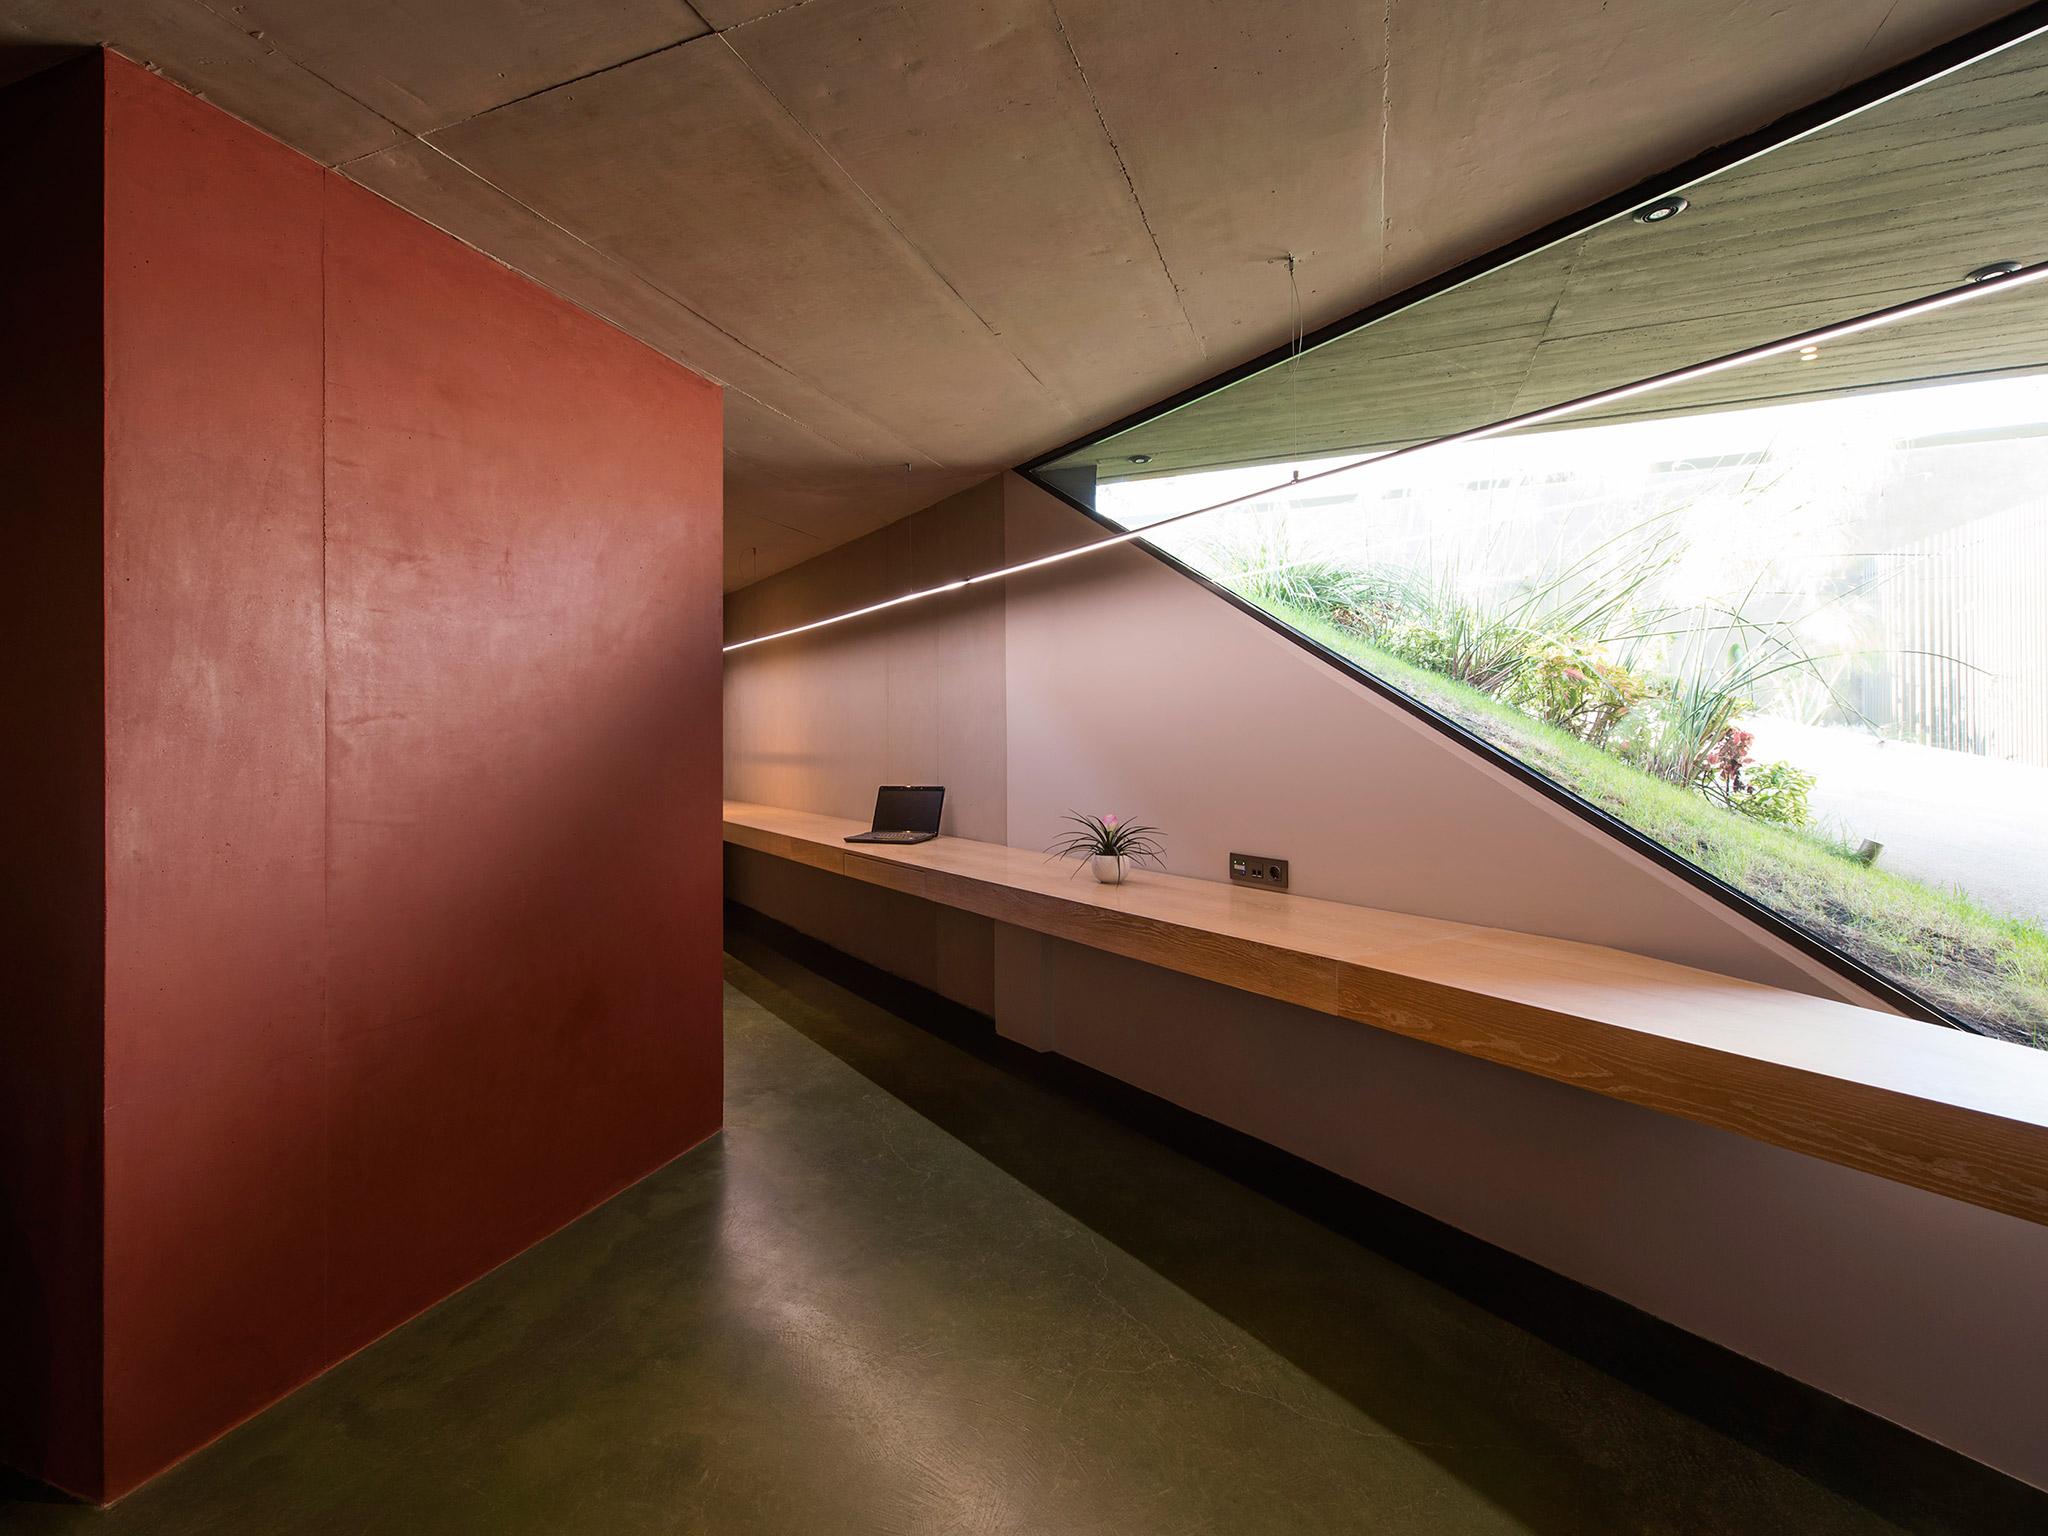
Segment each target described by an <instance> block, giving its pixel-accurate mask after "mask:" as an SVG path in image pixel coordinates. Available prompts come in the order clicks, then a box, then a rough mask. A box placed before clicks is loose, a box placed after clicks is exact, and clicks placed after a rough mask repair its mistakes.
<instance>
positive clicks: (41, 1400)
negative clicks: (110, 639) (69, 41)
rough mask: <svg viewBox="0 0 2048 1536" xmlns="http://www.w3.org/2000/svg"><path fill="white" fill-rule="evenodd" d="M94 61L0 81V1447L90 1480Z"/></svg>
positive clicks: (67, 1481) (97, 835) (95, 1251)
mask: <svg viewBox="0 0 2048 1536" xmlns="http://www.w3.org/2000/svg"><path fill="white" fill-rule="evenodd" d="M100 86H101V73H100V65H99V61H98V60H97V59H96V58H86V59H80V60H78V61H76V62H74V63H71V64H66V65H62V66H60V67H58V68H56V69H52V70H48V71H46V72H45V73H43V74H40V75H37V76H35V77H34V78H32V79H29V80H27V81H24V82H22V83H20V84H17V85H15V86H12V87H11V88H9V89H7V90H5V91H0V140H4V142H5V143H6V145H7V152H6V153H5V154H4V155H0V206H5V207H7V208H9V209H33V210H35V219H34V223H33V226H32V227H31V225H30V224H29V223H28V222H27V221H23V222H20V223H17V224H15V225H14V226H13V227H12V228H11V229H10V230H9V231H8V232H7V234H6V236H5V237H4V238H0V336H5V337H6V338H7V339H8V345H7V366H6V367H4V368H0V502H4V515H0V655H4V656H5V657H6V658H7V662H6V665H5V666H0V720H4V721H5V725H4V727H0V804H4V805H5V806H6V824H7V828H8V833H7V847H6V852H5V855H4V856H0V1461H4V1462H7V1463H10V1464H12V1465H15V1466H18V1467H21V1468H23V1469H24V1470H26V1471H28V1472H30V1473H33V1474H34V1475H35V1476H37V1477H40V1478H42V1479H43V1480H45V1481H46V1482H50V1483H54V1484H56V1485H58V1486H60V1487H62V1488H65V1489H68V1490H70V1491H71V1492H74V1493H81V1494H90V1493H93V1492H95V1491H97V1490H98V1488H99V1486H100V1472H101V1469H100V1423H101V1404H100V1190H101V1165H100V1082H101V1048H102V1042H101V1035H100V1020H101V1012H102V1003H101V973H100V954H101V926H100V925H101V916H102V902H103V895H104V893H103V890H102V883H101V869H102V824H101V797H100V782H101V769H102V763H103V756H102V732H103V726H102V721H101V715H100V680H101V658H100V602H101V591H102V583H101V568H100V283H99V271H100V191H99V183H100V176H99V167H100V132H101V127H100V125H101V94H100Z"/></svg>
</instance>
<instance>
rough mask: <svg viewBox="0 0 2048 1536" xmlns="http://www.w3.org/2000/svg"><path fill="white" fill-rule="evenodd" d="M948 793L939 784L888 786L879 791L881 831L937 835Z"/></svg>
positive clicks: (877, 814)
mask: <svg viewBox="0 0 2048 1536" xmlns="http://www.w3.org/2000/svg"><path fill="white" fill-rule="evenodd" d="M945 803H946V791H945V788H944V787H943V786H942V785H937V784H916V785H912V784H884V785H883V786H882V787H881V788H880V789H878V790H876V791H875V830H876V831H877V832H936V831H938V830H939V808H940V807H941V806H942V805H944V804H945Z"/></svg>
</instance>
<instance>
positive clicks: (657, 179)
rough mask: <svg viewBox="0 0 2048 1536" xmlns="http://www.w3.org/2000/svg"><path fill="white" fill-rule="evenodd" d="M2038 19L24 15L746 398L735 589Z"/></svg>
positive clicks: (1607, 11) (1339, 8)
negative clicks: (330, 171) (1784, 123)
mask: <svg viewBox="0 0 2048 1536" xmlns="http://www.w3.org/2000/svg"><path fill="white" fill-rule="evenodd" d="M2014 8H2015V7H2014V6H2013V5H2012V4H2011V0H1798V3H1796V4H1795V3H1791V0H1540V3H1538V0H1462V3H1445V0H1269V3H1265V4H1253V3H1248V0H979V3H974V0H795V3H786V0H784V3H777V0H697V3H695V4H694V5H692V4H685V3H683V0H241V3H232V0H0V78H5V77H6V76H8V75H10V74H11V75H19V74H24V73H27V72H29V71H30V70H32V69H34V68H38V67H41V66H42V65H43V64H46V63H47V62H49V61H50V60H51V59H52V58H53V57H56V56H59V55H61V54H62V53H63V52H64V51H65V50H67V49H69V48H74V47H76V46H78V45H89V44H103V45H106V46H110V47H113V48H115V49H117V50H119V51H120V52H122V53H124V54H126V55H128V56H129V57H131V58H135V59H137V60H140V61H141V62H143V63H146V64H149V65H151V66H152V67H155V68H157V69H159V70H160V71H161V72H162V73H164V74H165V75H166V76H168V77H169V78H171V79H173V80H175V81H177V82H178V83H179V84H181V85H184V86H186V87H188V88H189V89H192V90H194V91H196V92H198V93H200V94H202V95H204V96H206V97H207V98H208V99H209V100H212V101H214V102H215V103H217V104H218V105H220V106H222V107H223V108H225V109H226V110H228V111H230V112H233V113H235V114H236V115H238V116H240V117H243V118H245V119H247V120H248V121H249V122H251V123H253V124H255V125H256V126H257V127H259V128H262V129H264V130H266V131H267V132H269V133H272V134H274V135H276V136H277V137H278V138H280V139H283V140H284V141H285V142H287V143H289V144H291V145H293V146H295V147H296V148H298V149H300V150H303V151H304V152H305V153H307V154H309V155H311V156H313V157H314V158H316V159H318V160H320V161H322V162H324V163H326V164H329V165H333V166H336V167H338V168H339V169H340V170H341V171H342V173H343V174H345V175H347V176H349V177H351V178H352V179H354V180H356V181H358V182H360V183H362V184H363V185H365V186H367V187H369V188H371V189H372V190H374V191H376V192H378V193H380V194H382V195H383V196H385V197H388V198H390V199H391V200H392V201H394V202H396V203H398V204H400V205H401V206H403V207H406V208H408V209H410V210H412V211H413V212H415V213H417V214H419V215H420V216H421V217H422V218H425V219H427V220H428V221H429V222H431V223H434V224H436V225H439V226H440V227H441V228H443V229H446V230H448V231H449V232H450V233H452V234H454V235H456V236H457V237H459V238H460V239H463V240H465V241H467V242H468V243H470V244H471V245H474V246H476V247H477V248H478V249H480V250H482V251H485V252H486V253H488V254H490V255H492V256H494V257H496V258H497V259H499V260H501V261H503V262H505V263H506V264H507V265H509V266H511V267H513V268H515V269H517V270H519V271H521V272H524V273H526V274H527V275H529V276H531V277H533V278H534V279H535V280H536V281H538V282H541V283H543V284H545V285H546V286H548V287H550V288H552V289H554V290H555V291H557V292H559V293H561V294H562V295H564V296H565V297H566V298H568V299H570V300H572V301H573V302H575V303H577V304H580V305H582V306H584V307H585V308H588V309H590V310H592V311H593V312H595V313H597V314H599V315H602V316H604V317H605V318H606V319H608V320H610V321H611V322H613V323H614V324H617V325H619V326H620V327H622V328H623V329H625V330H627V331H629V332H631V333H632V334H634V335H636V336H638V337H640V338H642V339H643V340H645V341H646V342H647V343H648V344H649V345H651V346H654V347H656V348H658V349H659V350H661V351H663V352H665V353H667V354H668V355H670V356H672V357H674V358H676V359H678V360H679V361H681V362H684V363H686V364H688V365H689V366H691V367H693V368H695V369H697V370H699V371H700V372H702V373H705V374H707V375H708V376H710V377H712V378H714V379H716V380H718V381H719V382H720V383H722V384H723V385H724V386H725V387H726V391H727V395H726V398H727V438H728V442H727V454H728V458H727V503H728V504H727V555H726V579H727V584H728V586H732V585H738V584H741V583H743V582H746V581H750V580H752V579H754V578H756V577H758V576H764V575H767V574H770V573H772V572H774V571H776V570H779V569H781V568H783V567H785V566H787V565H791V564H794V563H795V562H797V561H799V560H802V559H804V558H807V557H808V556H810V555H812V554H815V553H819V552H821V551H823V550H824V549H827V548H830V547H831V546H833V545H836V544H839V543H843V542H845V541H846V540H848V539H851V538H854V537H857V536H859V535H860V534H862V533H865V532H867V531H869V530H870V529H873V528H875V527H878V526H880V525H881V524H883V523H887V522H890V521H893V520H894V519H895V518H897V517H900V516H902V515H903V514H905V513H906V512H909V511H911V510H913V509H915V508H917V507H919V506H923V505H925V504H927V503H929V502H931V501H934V500H936V499H938V498H939V497H941V496H943V495H946V494H949V493H951V492H952V491H954V490H957V489H959V488H961V487H963V486H965V485H967V484H971V483H972V482H974V481H975V480H977V479H979V478H981V477H983V476H985V475H986V474H988V473H989V472H991V471H992V470H994V469H997V468H1000V467H1003V466H1006V465H1009V464H1012V463H1015V462H1018V461H1021V460H1023V459H1026V458H1029V457H1031V456H1033V455H1035V454H1037V453H1039V452H1042V451H1043V450H1045V449H1046V448H1048V447H1051V446H1053V445H1054V444H1057V443H1059V442H1062V441H1064V440H1066V439H1068V438H1071V437H1073V436H1075V435H1077V434H1078V433H1080V432H1082V431H1084V430H1086V429H1087V428H1089V427H1091V426H1094V425H1096V424H1098V423H1101V422H1104V421H1108V420H1112V419H1114V418H1116V417H1118V416H1120V415H1123V414H1125V413H1127V412H1129V411H1131V410H1134V409H1136V408H1138V407H1140V406H1142V405H1144V404H1146V403H1147V402H1149V401H1151V400H1154V399H1157V398H1159V397H1161V396H1163V395H1165V394H1168V393H1171V392H1173V391H1175V390H1177V389H1180V388H1183V387H1185V386H1186V385H1189V384H1191V383H1195V382H1197V381H1199V380H1201V379H1203V378H1206V377H1208V376H1209V375H1211V374H1214V373H1216V372H1218V371H1220V370H1222V369H1224V368H1227V367H1230V366H1232V365H1234V364H1236V363H1238V362H1241V361H1243V360H1244V359H1246V358H1248V357H1251V356H1255V355H1257V354H1258V353H1260V352H1262V351H1264V350H1266V349H1267V348H1269V347H1272V346H1274V345H1277V344H1278V343H1279V342H1281V341H1282V340H1283V339H1284V338H1285V337H1286V336H1287V335H1288V334H1289V333H1290V331H1291V329H1292V327H1293V325H1294V324H1295V322H1296V314H1297V304H1296V295H1295V292H1294V291H1293V290H1292V289H1290V285H1289V280H1288V274H1287V270H1286V267H1285V264H1284V261H1283V258H1284V257H1286V256H1287V255H1289V254H1292V255H1293V256H1294V257H1295V258H1296V262H1297V272H1296V283H1297V286H1298V314H1299V319H1300V322H1301V323H1302V324H1303V325H1305V326H1307V327H1309V328H1313V327H1315V326H1316V325H1318V324H1320V323H1322V322H1324V321H1327V320H1330V319H1333V318H1335V317H1337V316H1338V315H1341V314H1343V313H1346V312H1348V311H1349V310H1351V309H1354V308H1356V307H1358V306H1360V305H1362V304H1364V303H1367V302H1369V301H1370V300H1371V299H1373V298H1375V297H1378V296H1380V295H1383V294H1386V293H1390V292H1393V291H1396V290H1397V289H1399V288H1400V287H1402V286H1405V285H1406V284H1407V283H1410V282H1413V281H1415V280H1417V279H1419V278H1422V277H1425V276H1427V275H1429V274H1430V273H1433V272H1436V271H1439V270H1442V269H1443V268H1444V267H1446V266H1449V265H1451V264H1453V263H1455V262H1457V261H1459V260H1462V259H1465V258H1467V257H1469V256H1472V255H1475V254H1478V253H1479V252H1481V251H1484V250H1487V249H1490V248H1491V247H1493V246H1494V245H1497V244H1499V243H1501V242H1502V241H1504V240H1506V239H1508V238H1511V237H1513V236H1515V235H1517V234H1520V233H1522V232H1524V231H1526V230H1528V229H1531V228H1534V227H1536V226H1538V225H1541V224H1542V223H1544V222H1546V221H1548V220H1550V219H1552V218H1555V217H1558V216H1561V215H1563V214H1566V213H1568V212H1570V211H1571V210H1573V209H1575V208H1578V207H1581V206H1584V205H1585V204H1587V203H1589V202H1591V201H1593V200H1595V199H1596V198H1598V197H1601V196H1604V195H1606V194H1609V193H1611V192H1614V191H1616V190H1618V189H1620V188H1622V187H1625V186H1628V185H1630V184H1632V183H1633V182H1635V181H1636V180H1638V179H1640V178H1641V177H1643V176H1645V175H1648V174H1650V173H1652V172H1653V171H1655V170H1657V169H1659V168H1661V167H1663V166H1666V165H1669V164H1672V163H1675V162H1676V161H1678V160H1680V159H1682V158H1684V157H1685V156H1686V155H1688V154H1690V153H1693V152H1695V151H1697V150H1698V149H1700V148H1702V147H1704V146H1706V145H1709V144H1711V143H1714V142H1717V141H1720V140H1722V139H1726V138H1729V137H1732V136H1734V135H1736V134H1738V133H1741V132H1744V131H1747V130H1749V129H1753V128H1756V127H1759V126H1761V125H1762V124H1764V123H1766V122H1768V121H1769V120H1770V119H1772V118H1773V117H1775V116H1777V115H1779V114H1780V113H1782V112H1784V111H1787V110H1789V109H1791V108H1793V107H1795V106H1799V105H1802V104H1804V103H1806V102H1808V101H1810V100H1813V99H1815V98H1817V97H1820V96H1822V95H1825V94H1827V93H1829V92H1831V91H1834V90H1836V89H1838V88H1840V87H1842V86H1844V85H1846V84H1849V83H1850V82H1852V81H1854V80H1856V79H1859V78H1861V77H1863V76H1866V75H1869V74H1871V73H1874V72H1875V71H1877V70H1879V69H1881V68H1883V67H1885V66H1887V65H1890V64H1893V63H1896V62H1899V61H1900V60H1902V59H1905V58H1909V57H1911V56H1913V55H1914V54H1916V53H1919V52H1921V51H1923V50H1925V49H1926V48H1928V47H1930V46H1932V45H1933V44H1935V43H1937V42H1940V41H1943V40H1945V39H1947V38H1949V37H1951V36H1954V35H1956V34H1958V33H1960V32H1962V31H1965V30H1967V29H1968V28H1970V27H1972V26H1975V25H1977V24H1979V23H1981V22H1984V21H1986V20H1989V19H1991V18H1993V17H1995V16H1997V15H2000V14H2003V13H2005V12H2007V11H2009V10H2012V9H2014Z"/></svg>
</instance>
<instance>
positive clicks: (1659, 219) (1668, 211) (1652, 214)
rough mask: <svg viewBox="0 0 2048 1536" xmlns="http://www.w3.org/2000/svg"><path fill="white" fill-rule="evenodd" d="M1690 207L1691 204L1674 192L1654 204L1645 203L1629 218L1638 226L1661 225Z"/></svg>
mask: <svg viewBox="0 0 2048 1536" xmlns="http://www.w3.org/2000/svg"><path fill="white" fill-rule="evenodd" d="M1691 206H1692V204H1691V203H1689V202H1688V201H1686V200H1685V199H1684V198H1683V197H1680V196H1679V195H1678V194H1677V193H1676V192H1674V193H1672V194H1671V195H1670V196H1669V197H1660V198H1658V199H1657V201H1656V202H1654V203H1645V204H1644V205H1643V206H1642V207H1640V208H1638V209H1637V210H1636V211H1635V212H1634V213H1632V214H1630V215H1629V217H1630V218H1632V219H1634V220H1635V221H1636V222H1637V223H1638V224H1662V223H1663V222H1664V221H1665V220H1666V219H1675V218H1677V217H1678V216H1679V215H1680V214H1681V213H1683V212H1685V210H1686V209H1688V208H1690V207H1691Z"/></svg>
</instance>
